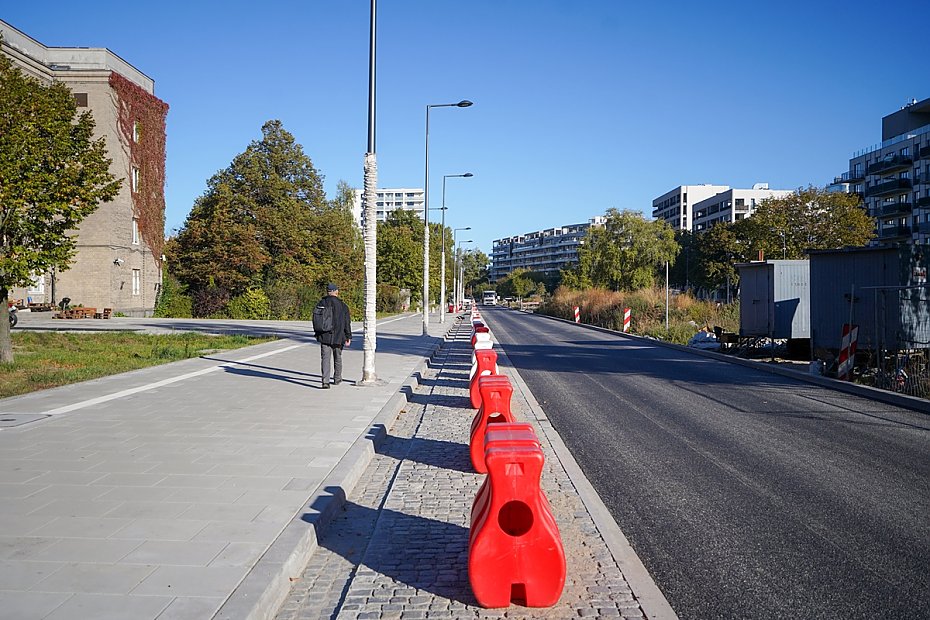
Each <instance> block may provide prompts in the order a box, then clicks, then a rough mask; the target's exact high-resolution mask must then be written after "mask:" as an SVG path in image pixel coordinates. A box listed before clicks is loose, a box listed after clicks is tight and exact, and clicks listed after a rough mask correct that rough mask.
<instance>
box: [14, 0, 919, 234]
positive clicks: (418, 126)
mask: <svg viewBox="0 0 930 620" xmlns="http://www.w3.org/2000/svg"><path fill="white" fill-rule="evenodd" d="M880 6H881V8H879V5H876V4H875V3H873V2H864V1H859V0H853V1H846V2H834V1H831V2H810V1H808V2H796V1H793V0H788V1H782V2H778V3H774V2H772V3H761V2H713V1H706V2H677V1H670V2H662V3H653V2H636V3H634V2H627V1H625V0H603V1H597V0H587V1H586V0H537V1H533V2H530V1H529V0H471V1H469V2H452V1H450V0H393V1H390V0H381V1H380V2H379V3H378V28H379V31H378V133H377V153H378V164H379V183H378V185H379V187H422V186H423V183H424V179H423V173H424V170H423V168H424V166H423V156H424V152H423V151H424V123H425V111H424V110H425V106H426V105H427V104H434V103H449V102H455V101H459V100H461V99H470V100H472V101H474V102H475V105H474V106H473V107H471V108H467V109H458V108H448V109H434V110H433V111H432V112H431V114H430V172H431V175H430V176H431V181H430V188H431V190H430V191H431V194H430V196H431V206H439V202H440V191H441V182H442V175H444V174H458V173H463V172H472V173H474V174H475V176H474V178H471V179H450V180H449V181H448V183H447V194H446V203H447V206H448V207H449V211H447V224H448V225H450V226H454V227H456V228H458V227H464V226H471V227H472V231H469V232H467V233H460V238H461V237H465V238H470V239H473V240H474V241H475V245H476V246H477V247H480V248H481V249H482V250H484V251H485V252H490V249H491V243H492V241H493V240H494V239H497V238H500V237H505V236H509V235H514V234H520V233H523V232H529V231H532V230H538V229H541V228H548V227H552V226H559V225H563V224H571V223H577V222H582V221H586V220H587V219H588V218H590V217H592V216H594V215H597V214H601V213H603V212H604V211H605V210H606V209H608V208H610V207H616V208H620V209H634V210H641V211H644V212H645V213H646V214H647V215H651V213H650V212H651V201H652V199H653V198H655V197H656V196H658V195H660V194H663V193H664V192H666V191H668V190H670V189H672V188H674V187H676V186H677V185H681V184H696V183H715V184H725V185H731V186H734V187H750V186H751V185H752V184H753V183H755V182H768V183H769V185H770V187H772V188H773V189H791V188H796V187H799V186H806V185H808V184H815V185H823V184H825V183H827V182H829V181H830V180H832V178H833V177H834V176H835V175H837V174H839V173H841V172H842V171H844V170H845V169H846V167H847V165H848V160H849V157H850V156H851V155H852V153H853V151H856V150H858V149H861V148H864V147H866V146H870V145H872V144H874V143H876V142H879V141H880V139H881V117H882V116H884V115H886V114H889V113H891V112H894V111H896V110H898V109H899V108H900V107H901V106H902V105H903V104H904V103H905V102H906V101H907V100H908V99H910V98H912V97H913V98H917V99H925V98H928V97H930V79H928V78H930V71H928V70H927V68H926V60H927V58H930V37H928V36H926V32H925V30H926V28H925V27H924V26H926V24H928V23H930V4H928V3H926V2H925V1H892V2H891V3H886V4H882V5H880ZM368 8H369V2H368V0H302V1H300V2H296V1H294V2H287V1H280V0H268V1H266V2H253V1H237V0H228V1H223V2H220V1H215V0H209V1H197V0H194V1H190V0H188V1H187V2H177V1H175V0H165V1H163V2H159V3H135V2H126V1H125V0H121V1H119V2H115V1H111V0H97V1H95V2H92V3H90V4H88V3H76V2H73V1H68V2H65V1H60V0H46V1H45V2H41V3H37V2H9V3H4V6H3V8H2V9H0V19H3V20H4V21H7V22H8V23H10V24H11V25H12V26H14V27H16V28H18V29H20V30H22V31H23V32H25V33H26V34H28V35H29V36H31V37H33V38H34V39H37V40H38V41H40V42H41V43H44V44H45V45H49V46H84V47H107V48H109V49H111V50H113V51H114V52H115V53H117V54H118V55H119V56H121V57H123V58H124V59H125V60H127V61H128V62H130V63H131V64H133V65H134V66H136V67H137V68H138V69H140V70H141V71H142V72H144V73H146V74H147V75H149V76H151V77H152V78H154V79H155V83H156V86H155V89H156V94H157V95H158V96H159V97H160V98H161V99H163V100H164V101H166V102H167V103H168V104H169V105H170V106H171V110H170V112H169V114H168V163H167V187H166V200H167V228H168V230H169V231H170V230H171V229H174V228H177V227H180V226H181V225H182V224H183V222H184V219H185V217H186V216H187V213H188V212H189V211H190V208H191V206H192V204H193V202H194V200H196V198H197V197H198V196H200V195H201V194H202V193H203V192H204V190H205V188H206V181H207V179H208V178H209V177H210V176H211V175H213V174H214V173H215V172H216V171H217V170H220V169H222V168H224V167H226V166H227V165H228V164H229V163H230V161H231V160H232V158H233V157H235V155H236V154H238V153H240V152H242V151H243V150H244V149H245V147H246V146H247V145H248V143H249V142H250V141H252V140H255V139H258V138H259V137H260V135H261V132H260V128H261V125H262V124H263V123H264V122H265V121H267V120H269V119H280V120H281V121H282V122H283V123H284V126H285V128H286V129H287V130H288V131H290V132H291V133H293V134H294V135H295V137H296V139H297V140H298V142H300V143H301V144H302V145H303V147H304V150H305V152H306V153H307V154H308V155H309V156H310V157H311V159H312V160H313V162H314V165H315V166H316V168H317V169H318V170H319V171H320V172H321V173H322V174H323V175H324V176H325V187H326V191H327V193H328V194H329V195H333V194H334V192H335V189H336V184H337V183H338V182H339V181H340V180H345V181H347V182H348V183H349V184H350V185H352V186H354V187H360V186H361V184H362V162H363V157H364V152H365V148H366V131H367V96H368V94H367V90H368ZM920 24H922V25H923V26H921V27H917V28H916V29H915V28H911V26H916V25H920ZM921 28H923V29H921ZM866 29H868V30H866ZM466 235H467V237H466Z"/></svg>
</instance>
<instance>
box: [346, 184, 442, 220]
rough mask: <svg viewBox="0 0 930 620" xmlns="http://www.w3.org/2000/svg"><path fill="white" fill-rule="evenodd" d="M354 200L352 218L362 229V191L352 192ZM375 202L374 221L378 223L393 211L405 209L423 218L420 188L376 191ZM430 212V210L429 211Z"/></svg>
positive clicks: (421, 191)
mask: <svg viewBox="0 0 930 620" xmlns="http://www.w3.org/2000/svg"><path fill="white" fill-rule="evenodd" d="M353 193H354V195H355V200H354V201H353V202H352V217H354V218H355V223H356V224H358V225H359V228H361V227H362V224H363V222H362V195H363V194H364V193H365V192H364V190H361V189H356V190H353ZM375 195H376V196H377V200H376V202H375V209H376V212H377V215H376V219H377V220H378V221H379V222H384V221H385V220H387V218H388V215H390V213H391V211H394V210H395V209H407V210H408V211H415V212H416V213H417V215H418V216H420V218H421V219H422V218H423V190H422V189H420V188H412V189H411V188H404V187H402V188H397V189H391V188H383V189H379V190H377V193H376V194H375ZM430 211H432V209H430Z"/></svg>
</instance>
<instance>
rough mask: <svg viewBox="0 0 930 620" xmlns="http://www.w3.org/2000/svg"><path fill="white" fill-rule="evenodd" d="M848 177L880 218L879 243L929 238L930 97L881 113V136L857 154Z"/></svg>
mask: <svg viewBox="0 0 930 620" xmlns="http://www.w3.org/2000/svg"><path fill="white" fill-rule="evenodd" d="M835 183H849V184H850V187H851V191H852V192H854V193H856V194H859V195H860V196H861V197H862V200H863V204H864V206H865V208H866V210H867V211H868V213H869V215H871V216H872V217H874V218H876V226H877V229H878V230H877V231H876V232H877V233H878V244H879V245H890V244H898V243H919V244H930V99H924V100H923V101H917V100H916V99H915V100H912V101H911V102H910V103H908V104H907V105H905V106H904V107H903V108H901V109H900V110H898V111H897V112H894V113H893V114H889V115H888V116H885V117H883V118H882V142H881V143H880V144H876V145H874V146H871V147H869V148H866V149H863V150H861V151H858V152H856V153H854V154H853V156H852V158H851V159H850V160H849V170H848V171H847V172H844V173H843V174H842V175H841V176H839V177H837V178H836V179H835Z"/></svg>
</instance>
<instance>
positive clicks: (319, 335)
mask: <svg viewBox="0 0 930 620" xmlns="http://www.w3.org/2000/svg"><path fill="white" fill-rule="evenodd" d="M313 333H314V335H315V336H316V339H317V342H319V343H320V367H321V368H320V371H321V373H320V374H321V375H322V377H323V389H324V390H328V389H329V385H330V372H332V384H333V385H339V384H340V383H342V347H343V346H346V347H347V346H349V345H350V344H351V343H352V319H351V317H350V316H349V306H347V305H346V304H345V302H344V301H342V300H341V299H339V287H338V286H337V285H335V284H329V285H327V287H326V297H324V298H323V299H321V300H320V302H319V303H318V304H317V305H316V307H315V308H314V309H313ZM331 366H332V368H330V367H331Z"/></svg>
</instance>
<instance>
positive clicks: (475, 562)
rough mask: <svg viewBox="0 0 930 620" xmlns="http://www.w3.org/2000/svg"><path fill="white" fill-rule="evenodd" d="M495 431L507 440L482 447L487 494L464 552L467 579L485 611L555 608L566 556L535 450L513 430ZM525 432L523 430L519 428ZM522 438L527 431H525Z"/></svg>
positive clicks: (540, 456)
mask: <svg viewBox="0 0 930 620" xmlns="http://www.w3.org/2000/svg"><path fill="white" fill-rule="evenodd" d="M510 426H516V425H509V424H499V425H495V427H494V433H495V434H505V433H506V431H511V437H510V438H509V439H501V440H494V439H492V440H491V441H487V442H486V446H487V447H486V449H485V462H486V463H487V466H488V480H487V482H486V484H487V490H486V491H484V492H483V493H479V498H476V503H477V501H478V500H479V499H480V500H481V501H482V502H483V504H484V507H483V508H481V507H477V508H478V510H477V518H476V520H474V521H473V522H472V527H471V533H470V539H469V550H468V578H469V581H470V582H471V587H472V591H473V592H474V594H475V598H476V599H478V603H479V604H480V605H481V606H483V607H508V606H509V605H510V603H511V601H516V602H518V603H521V604H524V605H526V606H527V607H549V606H552V605H554V604H555V603H556V602H557V601H558V600H559V596H561V594H562V589H563V587H564V586H565V550H564V549H563V547H562V539H561V537H560V535H559V530H558V527H557V526H556V523H555V519H554V518H553V516H552V511H551V509H550V508H549V502H548V501H547V500H546V498H545V495H544V494H543V492H542V489H541V488H540V487H539V478H540V476H541V474H542V467H543V462H544V457H543V453H542V449H541V448H540V447H539V444H538V443H536V444H533V443H531V441H530V442H528V441H527V440H526V439H525V438H524V439H522V440H521V439H516V438H515V435H516V434H517V429H508V428H505V427H510ZM520 426H524V425H520ZM524 433H525V430H524Z"/></svg>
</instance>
